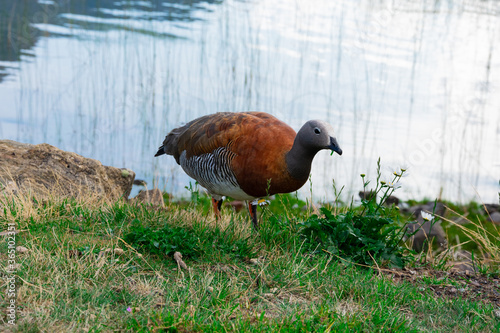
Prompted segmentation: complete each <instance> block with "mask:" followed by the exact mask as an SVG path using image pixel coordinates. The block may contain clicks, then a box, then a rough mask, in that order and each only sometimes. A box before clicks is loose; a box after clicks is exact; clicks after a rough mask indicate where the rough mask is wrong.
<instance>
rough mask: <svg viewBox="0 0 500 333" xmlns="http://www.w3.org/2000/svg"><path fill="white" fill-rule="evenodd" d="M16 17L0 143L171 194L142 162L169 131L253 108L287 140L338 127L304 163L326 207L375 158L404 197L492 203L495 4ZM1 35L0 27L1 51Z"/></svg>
mask: <svg viewBox="0 0 500 333" xmlns="http://www.w3.org/2000/svg"><path fill="white" fill-rule="evenodd" d="M27 3H29V4H30V5H29V6H32V7H33V8H38V9H30V8H28V7H29V6H28V5H26V4H27ZM21 4H23V5H25V6H28V7H26V8H27V9H26V10H25V11H24V13H26V14H25V15H24V14H21V13H23V11H22V10H21V9H19V8H18V9H14V10H15V11H17V10H19V12H18V13H19V15H20V17H19V18H18V20H19V22H22V20H23V19H24V20H25V21H26V20H28V22H31V23H30V25H29V26H30V27H31V28H30V29H34V30H36V32H35V33H34V34H33V35H30V34H28V35H29V36H35V38H36V39H35V40H34V41H32V43H31V44H29V43H28V44H26V45H25V46H23V47H21V48H20V50H21V51H20V54H21V55H17V57H14V58H2V59H4V60H5V59H10V60H9V61H14V62H5V61H4V62H2V63H0V66H4V67H5V68H7V69H6V71H7V72H9V73H12V75H11V76H10V78H9V79H7V80H5V82H4V83H3V84H1V85H0V100H2V105H1V106H0V136H3V137H6V138H9V139H14V140H18V141H23V142H33V143H39V142H48V143H51V144H53V145H56V146H58V147H60V148H62V149H66V150H70V151H75V152H77V153H79V154H82V155H84V156H89V157H93V158H96V159H98V160H100V161H102V162H103V163H104V164H108V165H116V166H124V167H129V168H131V169H133V170H135V171H136V172H137V174H138V177H140V178H145V179H146V180H148V181H149V183H152V182H156V184H158V185H159V186H160V187H161V188H165V189H167V190H168V191H172V192H174V193H176V194H180V195H182V194H185V192H183V187H184V185H186V184H187V183H188V181H189V179H188V178H187V177H185V176H184V174H183V173H182V172H181V171H180V170H179V168H178V166H177V165H176V164H175V162H174V161H173V159H168V158H162V159H159V158H156V159H154V158H153V157H152V156H153V155H154V153H155V152H156V148H157V147H158V145H159V143H161V141H162V140H163V137H164V135H165V134H166V133H167V132H168V130H170V129H172V128H173V127H175V126H177V125H179V124H180V123H182V122H186V121H189V120H191V119H193V118H195V117H198V116H201V115H204V114H208V113H213V112H217V111H244V110H262V111H267V112H270V113H272V114H274V115H275V116H277V117H279V118H280V119H283V120H284V121H286V122H287V123H289V124H291V125H292V126H293V127H294V128H296V129H298V128H299V127H300V126H301V125H302V124H303V123H304V122H305V121H306V120H308V119H312V118H319V119H325V120H327V121H329V122H330V123H332V124H333V126H334V127H335V128H336V129H337V131H338V133H337V137H338V138H339V142H340V144H341V146H342V148H343V149H344V150H345V153H344V154H343V155H342V157H341V158H335V159H333V158H330V157H329V156H328V155H327V154H326V155H321V154H320V155H319V156H318V158H317V160H316V161H315V162H314V164H313V177H312V183H313V186H312V187H311V188H312V189H313V192H314V195H315V196H317V197H321V198H325V197H326V198H331V197H332V185H331V179H332V178H335V180H336V183H337V186H338V187H339V188H340V187H341V186H342V185H345V192H344V193H346V194H350V193H357V192H358V190H359V189H360V188H359V187H360V186H361V181H360V179H359V174H360V173H366V174H367V176H368V177H372V178H373V176H374V169H375V164H376V161H377V159H378V158H379V157H381V158H382V162H383V163H384V164H385V165H388V166H394V167H397V166H398V165H400V164H402V165H405V166H407V167H409V170H410V171H409V172H410V174H411V176H410V177H408V178H405V179H404V187H403V189H402V190H401V191H400V192H402V196H403V197H414V198H417V199H421V198H422V197H423V196H428V197H437V196H439V195H442V196H443V197H445V198H450V199H454V200H462V199H463V200H466V199H470V198H473V197H474V196H475V195H476V193H475V191H476V190H477V192H479V193H480V195H481V196H484V197H485V198H486V199H487V200H489V201H491V200H496V198H497V192H498V180H499V178H500V168H499V164H500V155H499V154H500V113H499V112H498V110H499V109H500V94H498V88H499V87H500V56H499V53H498V52H500V50H499V45H500V43H499V42H500V20H498V15H499V13H500V11H499V10H498V8H499V7H500V5H499V4H500V2H498V1H446V2H443V1H421V2H415V1H400V2H395V1H387V0H386V1H370V0H364V1H363V0H360V1H347V0H346V1H335V2H334V1H319V0H316V1H307V0H298V1H293V2H292V1H288V0H281V1H235V0H229V1H225V2H208V1H203V2H186V3H179V2H175V1H117V2H112V1H86V2H85V1H59V2H57V1H54V2H51V1H43V2H39V3H38V4H33V3H32V2H28V1H26V2H21ZM3 6H4V7H5V2H4V3H3ZM10 6H12V2H11V3H10ZM37 6H38V7H37ZM44 6H45V7H46V8H52V9H51V11H50V12H48V11H47V10H48V9H47V10H46V9H44ZM2 8H3V7H2ZM16 8H17V7H16ZM6 10H7V11H8V10H12V7H9V6H6ZM37 11H38V12H42V13H45V14H46V16H43V15H42V16H40V15H36V12H37ZM47 13H52V14H47ZM23 16H24V18H23ZM12 17H13V18H12V22H15V17H16V16H15V15H14V16H12ZM5 22H7V23H5ZM19 24H20V23H19ZM19 24H18V26H19ZM11 25H12V24H11ZM11 25H9V23H8V20H7V19H6V18H5V17H4V16H2V27H3V28H2V34H1V36H2V37H1V38H3V40H6V39H7V40H8V37H5V36H12V33H11V34H10V35H9V33H8V32H6V31H7V30H8V29H9V28H8V27H9V26H11ZM14 25H15V24H14ZM21 25H22V24H21ZM14 35H15V34H14ZM10 38H12V37H10ZM15 42H16V41H14V42H12V41H10V43H11V44H12V45H14V44H15ZM9 47H10V48H11V49H9ZM9 47H7V46H6V44H4V43H2V44H0V48H2V51H1V52H2V54H9V55H11V56H12V54H14V52H17V51H18V50H19V49H16V48H12V46H9ZM16 50H17V51H16ZM2 57H5V55H2ZM9 66H10V67H16V66H18V69H17V70H16V71H9ZM304 192H306V193H303V194H304V195H309V193H307V192H308V188H307V186H306V189H305V191H304Z"/></svg>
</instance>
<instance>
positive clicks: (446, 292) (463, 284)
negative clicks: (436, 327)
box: [382, 268, 500, 306]
mask: <svg viewBox="0 0 500 333" xmlns="http://www.w3.org/2000/svg"><path fill="white" fill-rule="evenodd" d="M382 273H383V274H384V275H385V276H387V277H390V278H391V279H392V280H393V281H395V282H401V281H406V282H410V283H412V284H414V285H416V286H418V287H419V290H421V291H422V292H424V291H425V290H430V291H432V292H433V293H434V294H435V295H436V296H440V297H450V298H454V297H461V298H467V299H470V300H474V301H484V302H486V303H491V304H493V305H495V306H500V279H499V278H498V277H491V276H484V275H479V274H474V273H470V272H444V271H436V270H429V269H425V268H412V269H407V270H393V271H384V272H382Z"/></svg>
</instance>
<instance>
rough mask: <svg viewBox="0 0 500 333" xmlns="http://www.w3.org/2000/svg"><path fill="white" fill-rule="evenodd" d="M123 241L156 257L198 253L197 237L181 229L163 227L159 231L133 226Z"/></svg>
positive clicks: (168, 226)
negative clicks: (156, 255) (177, 253)
mask: <svg viewBox="0 0 500 333" xmlns="http://www.w3.org/2000/svg"><path fill="white" fill-rule="evenodd" d="M124 240H125V241H126V242H127V243H129V244H130V245H132V246H135V247H137V248H139V249H143V250H146V251H148V252H150V253H153V254H158V255H171V254H173V253H174V252H176V251H179V252H181V253H182V254H183V255H186V256H194V255H196V254H198V253H199V251H200V248H199V246H198V243H199V241H198V237H197V236H196V235H195V234H194V233H193V232H191V231H189V230H187V229H186V228H182V227H172V226H170V225H165V226H164V227H163V228H161V229H159V230H153V229H151V228H147V227H142V226H135V227H134V228H133V229H132V230H131V231H130V232H129V233H128V234H126V235H125V236H124Z"/></svg>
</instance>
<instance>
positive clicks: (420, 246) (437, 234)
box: [406, 214, 447, 252]
mask: <svg viewBox="0 0 500 333" xmlns="http://www.w3.org/2000/svg"><path fill="white" fill-rule="evenodd" d="M415 231H416V233H415V234H414V235H413V236H410V237H409V239H410V242H411V243H412V248H413V249H414V250H415V251H417V252H422V251H424V250H426V249H427V248H428V247H427V245H428V244H429V243H430V242H433V243H434V244H437V245H438V246H439V247H441V248H446V246H447V241H446V234H445V233H444V230H443V227H441V224H440V223H439V222H435V221H425V220H424V219H423V217H422V215H421V214H419V216H418V217H417V221H415V222H412V223H408V225H407V226H406V232H407V234H408V235H411V234H412V233H414V232H415ZM426 240H427V242H426Z"/></svg>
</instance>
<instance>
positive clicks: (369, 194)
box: [358, 190, 400, 206]
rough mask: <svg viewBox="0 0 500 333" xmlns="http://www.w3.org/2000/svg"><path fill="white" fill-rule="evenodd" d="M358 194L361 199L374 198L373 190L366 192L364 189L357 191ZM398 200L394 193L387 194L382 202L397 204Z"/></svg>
mask: <svg viewBox="0 0 500 333" xmlns="http://www.w3.org/2000/svg"><path fill="white" fill-rule="evenodd" d="M358 195H359V198H360V199H361V200H372V199H374V198H375V192H374V191H373V190H370V191H367V192H365V191H359V193H358ZM399 202H400V200H399V198H398V197H396V196H394V195H390V196H388V197H387V198H386V199H385V202H384V204H385V205H388V206H390V205H392V204H394V205H396V206H397V205H399Z"/></svg>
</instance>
